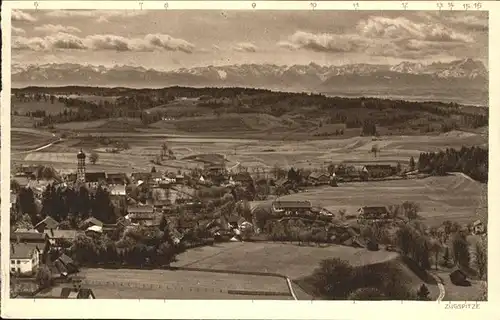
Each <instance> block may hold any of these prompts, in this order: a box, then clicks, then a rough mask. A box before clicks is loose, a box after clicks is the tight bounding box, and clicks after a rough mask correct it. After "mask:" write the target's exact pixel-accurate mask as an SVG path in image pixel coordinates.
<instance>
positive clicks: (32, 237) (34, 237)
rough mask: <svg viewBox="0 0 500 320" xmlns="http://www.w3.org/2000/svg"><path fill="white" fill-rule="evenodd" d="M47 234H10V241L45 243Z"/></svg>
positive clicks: (27, 232) (25, 232)
mask: <svg viewBox="0 0 500 320" xmlns="http://www.w3.org/2000/svg"><path fill="white" fill-rule="evenodd" d="M46 237H47V236H46V235H45V233H39V232H33V231H22V232H18V231H15V232H12V233H11V234H10V240H13V241H17V239H19V241H20V242H23V241H37V242H43V241H45V239H46Z"/></svg>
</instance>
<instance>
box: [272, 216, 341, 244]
mask: <svg viewBox="0 0 500 320" xmlns="http://www.w3.org/2000/svg"><path fill="white" fill-rule="evenodd" d="M273 218H274V219H273V220H267V222H266V223H265V225H264V228H263V231H264V232H265V233H266V235H267V237H268V239H269V240H271V241H289V242H297V243H298V245H303V244H307V245H310V244H311V243H314V244H316V245H320V244H322V243H329V242H331V241H330V234H329V233H328V231H327V229H326V228H325V226H326V225H327V223H326V221H323V222H320V223H314V221H315V220H316V219H317V218H316V217H311V216H304V217H300V216H299V217H296V218H295V219H286V220H276V217H273ZM304 220H306V221H307V220H309V221H308V222H309V223H308V224H306V223H305V222H304ZM325 220H326V219H325ZM328 220H331V219H328Z"/></svg>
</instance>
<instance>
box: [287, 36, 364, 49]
mask: <svg viewBox="0 0 500 320" xmlns="http://www.w3.org/2000/svg"><path fill="white" fill-rule="evenodd" d="M363 43H364V42H363V39H360V38H359V37H358V36H356V35H340V34H330V33H320V34H314V33H310V32H304V31H297V32H295V33H294V34H293V35H291V36H290V37H288V39H287V40H286V41H280V42H279V43H278V45H279V46H281V47H284V48H287V49H289V50H298V49H306V50H311V51H316V52H351V51H356V50H357V49H358V48H359V47H360V46H362V45H363Z"/></svg>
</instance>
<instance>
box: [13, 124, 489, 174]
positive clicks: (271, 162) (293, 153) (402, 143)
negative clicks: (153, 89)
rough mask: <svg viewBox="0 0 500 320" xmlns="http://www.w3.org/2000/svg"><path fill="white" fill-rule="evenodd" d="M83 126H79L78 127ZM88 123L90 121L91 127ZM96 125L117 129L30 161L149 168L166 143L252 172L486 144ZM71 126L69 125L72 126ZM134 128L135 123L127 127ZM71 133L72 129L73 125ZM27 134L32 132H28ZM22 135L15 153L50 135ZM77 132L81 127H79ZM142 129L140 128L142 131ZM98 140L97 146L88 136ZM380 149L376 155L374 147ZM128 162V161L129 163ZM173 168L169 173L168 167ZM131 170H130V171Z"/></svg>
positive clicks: (16, 137)
mask: <svg viewBox="0 0 500 320" xmlns="http://www.w3.org/2000/svg"><path fill="white" fill-rule="evenodd" d="M73 124H74V125H77V126H78V123H73ZM87 124H88V123H87ZM94 124H95V125H96V126H97V127H106V126H110V127H112V130H111V129H109V131H102V132H86V131H83V132H81V133H78V135H79V136H80V137H78V136H76V137H73V138H70V139H67V140H66V141H65V143H63V144H58V145H54V146H51V147H49V148H47V149H44V150H43V152H44V153H50V155H32V156H30V157H28V158H26V159H17V160H21V161H23V160H25V161H43V162H44V163H53V165H55V166H58V165H59V164H61V165H62V166H65V164H66V163H70V162H72V161H73V160H74V159H73V156H72V155H71V154H72V153H75V152H77V151H78V150H79V149H80V148H83V149H84V150H85V151H86V152H87V153H88V152H91V151H92V150H94V151H96V152H98V153H99V154H100V160H99V161H98V165H107V164H111V163H113V164H116V165H118V166H121V167H123V168H129V169H130V170H132V168H143V169H144V170H149V169H150V167H151V164H150V160H151V159H152V158H153V157H154V156H156V155H158V154H159V153H160V149H161V145H162V144H163V143H164V142H165V143H167V144H168V146H169V148H171V149H172V151H173V152H174V154H175V156H176V157H177V159H182V158H184V157H188V156H191V155H195V154H205V153H218V154H222V155H225V156H226V160H227V161H228V164H227V165H228V166H229V167H232V166H235V165H242V166H244V167H247V168H249V169H250V170H253V168H259V169H260V170H261V171H266V172H269V171H271V169H272V168H273V167H274V166H275V165H278V166H281V167H289V166H294V167H297V168H311V169H312V168H321V167H326V166H327V165H328V164H330V163H341V162H351V163H352V162H361V163H362V162H393V163H395V162H401V163H402V164H405V163H408V161H409V159H410V157H411V156H413V157H415V158H417V157H418V156H419V154H420V153H421V152H428V151H438V150H442V149H446V148H457V149H459V148H461V147H462V146H473V145H482V144H485V142H486V141H487V140H486V139H485V138H484V136H483V135H481V134H478V133H470V132H449V133H447V134H441V135H435V136H383V137H380V138H379V139H377V140H373V139H372V138H371V137H359V136H357V137H352V138H346V139H328V138H326V139H325V138H323V139H314V140H308V141H307V143H304V141H300V140H268V139H256V138H231V137H233V136H234V135H232V136H229V137H228V135H227V134H226V135H225V136H218V137H216V136H215V137H214V136H210V135H208V136H202V135H185V134H184V135H178V134H168V133H165V132H164V131H163V132H162V130H155V131H151V132H148V133H146V132H132V131H131V130H130V131H127V130H125V129H123V128H121V129H120V128H119V127H113V126H112V125H111V124H110V123H107V122H105V121H102V120H97V121H95V123H94ZM68 125H69V124H68ZM127 125H128V126H131V127H134V125H135V121H132V122H131V123H128V124H127ZM68 129H69V127H68ZM26 130H27V129H26ZM26 130H25V131H24V132H23V133H22V134H21V133H17V131H16V132H14V131H13V132H12V146H13V148H14V149H19V150H21V149H24V150H29V148H28V146H29V147H31V146H33V144H32V143H31V142H32V141H36V139H39V137H38V136H39V135H40V134H45V135H46V133H47V132H46V131H41V130H34V129H33V132H31V133H29V132H27V131H26ZM75 130H76V129H75ZM138 130H140V129H138ZM89 136H94V137H96V141H95V143H93V142H92V140H89V139H88V138H85V139H83V137H89ZM97 137H109V138H113V139H120V140H121V141H124V142H126V143H128V144H129V145H130V149H128V150H124V151H122V152H120V153H116V154H111V153H106V152H105V147H103V146H102V145H100V144H99V143H98V142H97ZM373 147H376V148H378V150H379V152H378V153H377V155H376V156H375V154H374V153H372V152H371V150H372V148H373ZM124 158H126V160H125V161H123V160H124ZM164 165H165V166H166V169H168V170H172V169H175V170H178V169H183V168H185V169H189V168H192V167H193V166H197V165H199V164H196V163H193V162H192V161H177V160H167V161H164ZM169 168H170V169H169ZM127 170H128V169H127Z"/></svg>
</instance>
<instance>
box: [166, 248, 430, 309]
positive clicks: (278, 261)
mask: <svg viewBox="0 0 500 320" xmlns="http://www.w3.org/2000/svg"><path fill="white" fill-rule="evenodd" d="M332 258H339V259H341V260H345V261H347V262H348V263H349V264H351V265H352V266H353V267H362V266H370V268H371V267H373V268H377V269H380V272H381V273H382V274H383V272H385V271H387V270H389V269H390V268H393V270H394V268H395V270H398V275H397V276H398V277H399V279H400V281H403V282H404V283H406V284H407V285H408V286H410V287H411V288H412V289H415V290H416V289H417V288H418V286H420V285H421V284H422V283H423V280H421V279H420V278H419V277H418V276H417V275H416V274H415V273H414V272H413V271H412V270H411V269H410V268H408V266H406V264H404V263H403V262H402V261H401V259H400V258H399V254H398V253H395V252H388V251H382V250H380V251H368V250H366V249H359V248H353V247H347V246H338V245H329V246H324V247H316V246H298V245H295V244H289V243H271V242H244V243H223V244H217V245H216V246H212V247H202V248H197V249H192V250H188V251H186V252H184V253H182V254H180V255H179V256H178V257H177V259H178V261H177V262H175V263H174V264H173V265H174V266H185V267H190V268H208V269H217V270H238V271H247V272H271V273H278V274H281V275H285V276H287V277H289V278H290V279H291V280H292V281H293V282H294V283H296V285H295V286H293V288H294V291H295V292H296V294H297V295H298V296H302V297H303V298H302V299H305V300H310V299H311V298H312V296H311V295H310V293H308V291H309V290H308V289H307V288H308V284H307V282H305V281H304V280H305V279H307V278H308V277H309V276H310V275H311V274H312V273H313V272H314V270H315V269H316V268H317V267H319V264H320V262H321V261H322V260H325V259H332ZM297 284H298V285H297ZM427 286H428V287H429V291H430V292H431V297H433V298H436V297H437V295H438V293H439V289H438V288H437V285H436V284H435V283H429V284H427ZM304 289H306V291H304ZM299 300H301V298H300V297H299Z"/></svg>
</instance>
